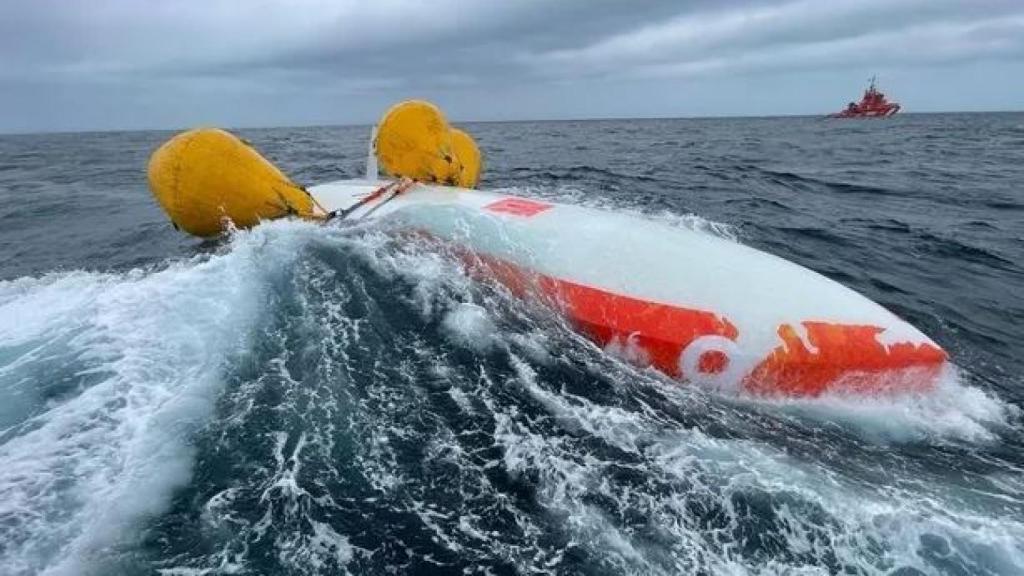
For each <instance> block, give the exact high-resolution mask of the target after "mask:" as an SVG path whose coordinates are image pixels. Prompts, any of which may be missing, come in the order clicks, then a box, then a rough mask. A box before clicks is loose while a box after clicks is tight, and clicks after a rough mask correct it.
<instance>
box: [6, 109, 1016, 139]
mask: <svg viewBox="0 0 1024 576" xmlns="http://www.w3.org/2000/svg"><path fill="white" fill-rule="evenodd" d="M1021 113H1024V109H1021V110H943V111H923V112H900V113H899V114H898V115H897V116H927V115H931V114H1021ZM829 114H831V112H826V113H822V114H726V115H720V116H719V115H710V116H595V117H587V118H525V119H516V120H449V122H450V123H451V124H518V123H523V124H528V123H542V122H616V121H625V120H634V121H649V120H744V119H745V120H757V119H773V118H793V119H797V118H820V119H828V117H829ZM893 118H894V117H888V118H884V120H892V119H893ZM845 120H851V119H849V118H847V119H845ZM852 120H879V118H854V119H852ZM375 124H376V122H359V123H351V124H334V123H324V124H279V125H262V126H214V125H212V124H205V123H198V124H194V125H192V126H190V127H180V126H179V127H174V128H92V129H81V130H78V129H72V130H65V129H55V130H38V131H35V132H23V131H14V132H7V131H4V130H2V129H0V137H5V136H42V135H51V136H58V135H62V134H111V133H117V132H181V131H185V130H190V129H192V128H197V127H201V126H204V127H217V128H223V129H224V130H229V131H230V130H282V129H294V128H362V127H367V128H368V127H371V126H374V125H375Z"/></svg>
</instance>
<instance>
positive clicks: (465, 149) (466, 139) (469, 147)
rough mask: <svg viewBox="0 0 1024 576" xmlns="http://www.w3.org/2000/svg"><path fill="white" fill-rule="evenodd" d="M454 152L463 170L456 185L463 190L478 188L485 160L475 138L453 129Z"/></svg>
mask: <svg viewBox="0 0 1024 576" xmlns="http://www.w3.org/2000/svg"><path fill="white" fill-rule="evenodd" d="M452 151H453V152H454V153H455V157H456V158H458V159H459V166H460V168H461V170H460V171H459V174H458V178H457V181H456V183H455V184H456V185H457V186H461V187H463V188H476V185H477V183H479V182H480V172H481V171H482V169H483V158H482V157H481V156H480V149H479V148H477V145H476V142H474V141H473V137H472V136H470V135H469V134H467V133H465V132H463V131H462V130H459V129H458V128H452Z"/></svg>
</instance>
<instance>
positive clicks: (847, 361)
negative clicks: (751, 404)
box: [744, 322, 946, 396]
mask: <svg viewBox="0 0 1024 576" xmlns="http://www.w3.org/2000/svg"><path fill="white" fill-rule="evenodd" d="M803 326H804V328H805V329H806V330H807V340H808V341H809V342H810V344H811V346H812V347H813V348H815V350H810V349H808V347H807V346H806V345H805V344H804V341H803V340H802V339H801V338H800V336H799V335H797V333H796V330H795V329H794V328H793V327H792V326H790V325H789V324H783V325H782V326H780V327H779V330H778V333H779V337H780V338H781V339H782V342H783V344H782V345H781V346H779V347H778V348H776V349H775V350H774V351H773V352H772V353H771V354H770V355H769V356H768V358H766V359H765V360H764V361H763V362H761V364H759V365H758V366H757V367H756V368H754V370H753V371H752V372H751V373H750V374H749V375H748V376H747V377H746V378H745V380H744V386H745V387H746V389H747V390H748V391H751V392H755V393H760V394H784V395H789V396H818V395H820V394H821V393H823V392H825V391H826V390H841V391H846V392H858V393H878V392H891V391H903V392H910V391H922V390H927V389H930V388H932V387H933V386H934V384H935V381H936V380H937V378H938V376H939V372H940V371H941V369H942V365H943V363H944V362H945V361H946V353H945V352H944V351H942V349H940V348H938V347H936V346H932V345H930V344H912V343H909V342H901V343H897V344H893V345H891V346H888V347H886V346H884V345H883V344H882V343H880V342H879V341H878V338H877V337H878V335H879V334H881V333H882V331H883V330H882V328H878V327H877V326H851V325H844V324H828V323H825V322H803Z"/></svg>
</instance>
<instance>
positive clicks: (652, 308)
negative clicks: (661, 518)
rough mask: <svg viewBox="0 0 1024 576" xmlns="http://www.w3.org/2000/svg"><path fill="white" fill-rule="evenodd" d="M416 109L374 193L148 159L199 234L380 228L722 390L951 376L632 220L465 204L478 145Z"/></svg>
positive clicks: (776, 274)
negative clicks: (305, 222) (265, 225)
mask: <svg viewBox="0 0 1024 576" xmlns="http://www.w3.org/2000/svg"><path fill="white" fill-rule="evenodd" d="M406 104H409V103H404V104H403V105H399V106H398V107H395V108H393V109H392V110H391V111H389V113H388V114H387V115H385V118H384V119H383V120H382V122H381V123H380V125H379V126H380V130H379V132H378V133H377V134H376V136H375V137H374V138H373V140H372V142H373V144H374V147H373V149H372V150H371V153H370V155H369V158H368V161H367V165H368V167H369V170H368V174H367V177H366V178H365V179H360V180H347V181H338V182H329V183H324V184H320V185H317V186H312V187H310V188H308V189H304V188H302V187H299V186H297V185H295V184H294V183H292V182H291V181H290V180H288V179H287V177H286V176H284V175H283V173H281V172H280V171H279V170H277V169H276V168H274V167H273V166H272V165H270V164H269V163H268V162H266V161H265V160H264V159H263V158H262V157H260V156H259V155H258V154H256V152H255V151H253V150H252V149H251V148H249V147H248V146H247V145H245V144H244V143H241V141H238V140H237V139H235V138H234V137H233V136H231V135H230V134H228V133H226V132H222V131H218V130H200V131H192V132H186V133H184V134H181V135H179V136H177V137H175V138H174V139H172V140H171V141H170V142H168V143H167V144H165V145H164V146H163V147H161V149H159V150H158V151H157V152H156V153H155V154H154V156H153V159H152V160H151V162H150V168H149V175H150V183H151V188H152V189H153V192H154V194H155V195H156V197H157V199H158V201H159V202H160V203H161V204H162V205H163V206H164V207H165V209H166V210H167V212H168V214H169V215H170V216H171V219H172V221H173V222H174V223H175V225H176V226H178V227H180V228H182V229H185V230H187V231H190V232H192V233H195V234H198V235H210V234H213V233H219V232H220V230H222V229H223V227H224V226H225V225H228V224H233V225H236V226H249V225H254V224H256V223H258V222H259V221H260V220H261V219H267V218H273V217H281V216H287V215H293V216H298V217H304V218H309V219H314V220H318V221H322V222H324V223H325V225H335V223H337V222H343V221H367V220H377V221H382V222H385V221H386V222H388V223H389V225H390V226H393V227H396V228H397V229H399V230H408V231H410V232H413V233H415V235H417V236H420V237H423V236H425V237H428V238H431V239H433V240H436V241H438V242H441V243H444V244H445V245H447V246H451V247H454V248H455V249H456V250H455V251H456V253H457V254H459V255H460V258H462V260H463V262H464V263H465V265H466V266H467V267H469V268H471V270H472V272H473V273H474V274H482V275H486V276H488V277H489V278H492V279H495V280H497V281H499V282H500V283H502V284H504V285H505V286H507V287H508V288H509V289H510V290H511V291H512V292H513V293H515V294H517V295H519V296H521V297H523V298H534V299H538V300H540V301H542V302H545V303H548V304H550V305H551V306H553V307H555V308H556V309H557V310H559V311H560V312H562V313H564V314H565V315H566V317H567V318H568V319H569V320H570V321H571V322H572V323H573V325H574V326H576V327H577V329H578V330H580V331H581V332H582V333H584V334H586V335H587V336H589V337H590V338H592V339H593V341H595V342H596V343H597V344H599V345H601V346H603V347H605V348H606V349H607V350H609V351H618V352H623V351H626V352H627V354H626V356H628V357H629V358H630V359H631V360H632V361H634V362H639V363H641V364H644V365H649V366H653V367H654V368H656V369H658V370H660V371H661V372H663V373H665V374H666V375H668V376H670V377H672V378H676V379H678V380H680V381H682V382H688V383H693V384H697V385H701V386H706V387H709V388H713V389H716V390H720V391H729V392H735V393H744V394H752V395H772V396H779V395H782V396H801V397H808V396H810V397H814V396H819V395H822V394H826V393H841V394H850V393H853V394H872V395H874V394H879V393H915V392H924V391H927V390H929V389H931V388H933V387H934V386H935V385H936V382H937V380H938V378H939V377H940V375H941V374H942V372H943V371H944V369H945V367H946V364H947V356H946V353H945V352H944V351H943V350H942V349H941V348H940V347H939V346H938V345H937V344H936V343H935V342H934V341H932V340H931V339H930V338H928V337H927V336H926V335H925V334H923V333H922V332H921V331H919V330H918V329H917V328H915V327H913V326H912V325H910V324H909V323H907V322H905V321H903V320H902V319H900V318H898V317H897V316H896V315H894V314H893V313H891V312H889V311H888V310H886V309H885V308H883V307H882V306H880V305H878V304H876V303H874V302H872V301H871V300H869V299H868V298H866V297H864V296H862V295H860V294H858V293H856V292H855V291H853V290H851V289H849V288H846V287H844V286H842V285H841V284H839V283H837V282H834V281H832V280H830V279H828V278H826V277H824V276H822V275H820V274H818V273H816V272H813V271H811V270H809V269H807V268H804V267H802V266H799V265H797V264H794V263H792V262H789V261H787V260H784V259H782V258H778V257H776V256H773V255H770V254H767V253H764V252H761V251H758V250H755V249H753V248H750V247H747V246H744V245H742V244H740V243H737V242H735V241H732V240H728V239H724V238H720V237H717V236H714V235H711V234H708V233H704V232H700V231H695V230H690V229H686V228H681V227H676V226H671V225H668V224H664V223H660V222H656V221H651V220H648V219H645V218H643V217H640V216H636V215H631V214H623V213H618V212H614V211H607V210H599V209H593V208H587V207H583V206H575V205H570V204H561V203H557V202H549V201H546V200H539V199H536V198H528V197H521V196H516V195H510V194H503V193H499V192H488V191H483V190H474V189H471V188H472V186H473V185H475V184H476V180H477V178H479V174H480V167H481V157H480V154H479V151H478V150H477V148H476V145H475V143H473V141H472V138H470V137H469V136H468V135H465V134H464V133H462V134H463V136H455V135H454V134H455V133H454V132H452V130H451V129H450V128H449V127H448V126H447V123H446V122H445V121H444V120H443V116H441V114H440V111H438V110H436V108H433V107H432V106H430V105H429V104H426V103H422V102H413V103H412V104H411V105H409V106H406ZM403 106H406V107H405V108H403ZM456 140H459V141H460V142H459V143H456ZM378 160H379V161H380V164H381V167H382V168H383V169H384V170H385V171H386V172H387V173H388V174H390V175H392V177H391V178H379V177H378V176H377V174H376V165H377V161H378Z"/></svg>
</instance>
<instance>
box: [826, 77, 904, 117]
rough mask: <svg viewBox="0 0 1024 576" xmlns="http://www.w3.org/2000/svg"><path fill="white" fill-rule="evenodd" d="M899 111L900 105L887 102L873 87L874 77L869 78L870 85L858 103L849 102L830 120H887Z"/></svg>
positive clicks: (831, 115) (883, 95) (832, 115)
mask: <svg viewBox="0 0 1024 576" xmlns="http://www.w3.org/2000/svg"><path fill="white" fill-rule="evenodd" d="M899 111H900V105H899V104H897V103H896V102H889V101H888V100H886V98H885V94H883V93H882V92H881V91H880V90H878V88H876V87H875V77H874V76H872V77H871V84H870V85H868V89H867V90H865V91H864V96H863V97H862V98H861V99H860V102H850V103H849V104H847V105H846V108H845V109H843V110H842V111H840V112H836V113H835V114H830V115H829V117H830V118H887V117H889V116H892V115H894V114H896V113H897V112H899Z"/></svg>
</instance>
